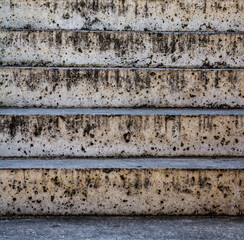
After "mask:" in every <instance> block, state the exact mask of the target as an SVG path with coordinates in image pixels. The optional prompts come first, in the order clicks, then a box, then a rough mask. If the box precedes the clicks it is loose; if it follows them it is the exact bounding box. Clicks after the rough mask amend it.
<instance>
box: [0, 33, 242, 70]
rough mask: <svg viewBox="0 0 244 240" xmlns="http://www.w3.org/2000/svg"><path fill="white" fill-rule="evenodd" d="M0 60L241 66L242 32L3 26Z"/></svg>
mask: <svg viewBox="0 0 244 240" xmlns="http://www.w3.org/2000/svg"><path fill="white" fill-rule="evenodd" d="M0 50H1V55H0V58H1V64H2V65H15V66H16V65H18V66H73V67H74V66H100V67H102V66H110V67H113V66H114V67H116V66H117V67H187V68H194V67H205V68H209V67H217V68H222V67H227V68H231V67H235V68H238V67H243V63H244V57H243V56H244V34H243V33H184V32H181V33H146V32H109V31H108V32H89V31H30V30H22V31H1V32H0Z"/></svg>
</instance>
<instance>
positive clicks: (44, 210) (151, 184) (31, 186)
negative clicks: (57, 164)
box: [0, 168, 244, 215]
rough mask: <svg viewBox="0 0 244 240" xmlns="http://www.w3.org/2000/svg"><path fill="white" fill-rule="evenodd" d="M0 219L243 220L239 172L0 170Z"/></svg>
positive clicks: (242, 175)
mask: <svg viewBox="0 0 244 240" xmlns="http://www.w3.org/2000/svg"><path fill="white" fill-rule="evenodd" d="M0 173H1V174H0V190H1V198H0V215H84V214H85V215H94V214H95V215H243V213H244V204H243V202H244V201H243V191H244V181H243V178H244V170H243V169H155V168H154V169H92V168H90V169H0Z"/></svg>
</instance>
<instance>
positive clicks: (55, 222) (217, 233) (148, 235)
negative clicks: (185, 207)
mask: <svg viewBox="0 0 244 240" xmlns="http://www.w3.org/2000/svg"><path fill="white" fill-rule="evenodd" d="M243 228H244V217H214V218H210V217H104V216H103V217H95V216H94V217H89V216H83V217H36V218H33V217H25V218H0V239H1V240H16V239H22V240H27V239H32V240H35V239H36V240H49V239H52V240H60V239H66V240H75V239H86V240H90V239H93V240H98V239H100V240H102V239H104V240H110V239H111V240H112V239H117V240H120V239H121V240H122V239H133V240H137V239H138V240H139V239H148V240H149V239H157V240H162V239H170V240H175V239H187V240H191V239H192V240H193V239H194V240H195V239H215V240H243V239H244V232H243Z"/></svg>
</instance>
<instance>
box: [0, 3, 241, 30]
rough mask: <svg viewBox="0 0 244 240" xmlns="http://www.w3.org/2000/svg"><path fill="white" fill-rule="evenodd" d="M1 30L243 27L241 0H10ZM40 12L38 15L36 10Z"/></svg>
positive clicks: (1, 17)
mask: <svg viewBox="0 0 244 240" xmlns="http://www.w3.org/2000/svg"><path fill="white" fill-rule="evenodd" d="M0 6H1V8H0V27H1V28H11V29H16V28H32V29H87V30H105V29H107V30H126V31H128V30H134V31H135V30H139V31H199V30H200V31H243V29H244V23H243V22H244V21H243V15H244V12H243V9H244V5H243V1H242V0H228V1H222V0H215V1H204V0H191V1H189V0H181V1H177V0H168V1H161V0H154V1H147V0H140V1H137V0H132V1H130V0H124V1H120V0H113V1H108V0H96V1H95V2H94V1H93V0H86V1H76V0H69V1H67V0H59V1H55V0H49V1H48V2H47V1H45V0H38V1H35V0H27V1H19V0H11V2H9V1H6V0H5V1H1V2H0ZM37 12H38V14H36V13H37Z"/></svg>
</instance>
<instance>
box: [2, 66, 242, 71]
mask: <svg viewBox="0 0 244 240" xmlns="http://www.w3.org/2000/svg"><path fill="white" fill-rule="evenodd" d="M8 68H9V69H64V70H66V69H67V70H68V69H78V70H79V69H81V70H86V69H87V70H92V69H96V70H99V69H101V70H120V69H121V70H124V69H125V70H162V71H164V70H165V71H166V70H173V71H180V70H183V71H189V70H190V71H232V70H233V71H244V67H243V68H240V67H239V68H180V67H179V68H177V67H172V68H170V67H165V68H163V67H162V68H158V67H69V66H67V67H64V66H63V67H47V66H45V67H42V66H7V65H4V66H3V65H2V66H0V69H8Z"/></svg>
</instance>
